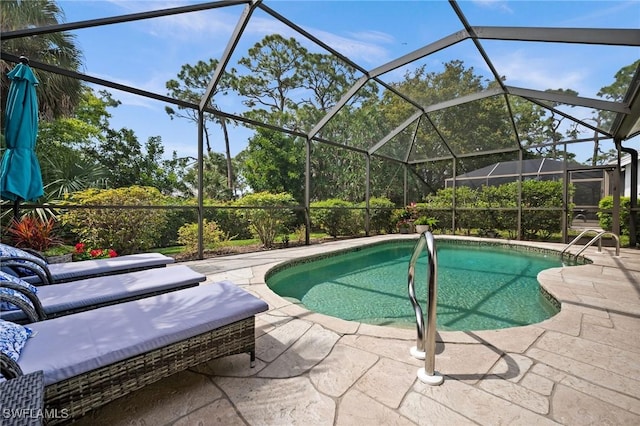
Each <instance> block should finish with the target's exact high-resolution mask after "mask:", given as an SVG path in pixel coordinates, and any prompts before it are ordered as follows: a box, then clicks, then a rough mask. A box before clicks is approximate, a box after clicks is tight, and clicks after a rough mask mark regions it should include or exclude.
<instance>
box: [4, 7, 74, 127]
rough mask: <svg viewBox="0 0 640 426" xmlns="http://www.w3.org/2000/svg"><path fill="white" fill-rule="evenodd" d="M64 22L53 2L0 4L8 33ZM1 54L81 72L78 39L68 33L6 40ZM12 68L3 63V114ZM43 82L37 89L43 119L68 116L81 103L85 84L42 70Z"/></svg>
mask: <svg viewBox="0 0 640 426" xmlns="http://www.w3.org/2000/svg"><path fill="white" fill-rule="evenodd" d="M63 21H64V12H63V10H62V9H61V8H60V7H59V6H58V5H57V4H56V2H55V1H52V0H29V1H24V0H3V1H0V28H2V32H3V34H4V33H7V32H10V31H14V30H24V29H27V28H34V27H49V26H54V25H57V24H60V23H62V22H63ZM0 46H1V47H2V52H7V53H11V54H13V55H15V56H21V55H22V56H25V57H27V58H29V59H33V60H37V61H39V62H43V63H45V64H50V65H55V66H59V67H60V68H63V69H66V70H70V71H77V70H79V69H80V68H81V66H82V62H81V58H82V54H81V52H80V49H79V48H78V47H77V45H76V41H75V36H74V35H73V34H71V33H69V32H66V31H56V32H50V33H47V34H41V35H39V36H37V37H18V38H7V37H4V38H3V39H2V40H1V41H0ZM12 67H13V64H10V63H8V62H5V61H3V60H0V74H1V76H2V85H1V87H2V91H1V96H0V99H2V111H0V116H1V117H2V118H4V115H5V113H4V102H5V100H6V99H7V92H8V90H9V81H8V78H7V76H6V75H7V71H9V70H10V69H11V68H12ZM34 73H35V74H36V78H37V79H38V81H39V82H40V85H39V86H38V107H39V110H40V116H41V117H42V118H45V119H47V120H50V119H53V118H56V117H60V116H64V115H68V114H70V113H71V111H73V109H74V107H75V105H76V104H77V103H78V101H79V98H80V93H81V88H82V84H81V82H80V80H77V79H75V78H72V77H67V76H64V75H62V74H55V73H51V72H47V71H42V70H34Z"/></svg>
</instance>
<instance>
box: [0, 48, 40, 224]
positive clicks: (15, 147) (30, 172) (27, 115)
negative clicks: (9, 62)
mask: <svg viewBox="0 0 640 426" xmlns="http://www.w3.org/2000/svg"><path fill="white" fill-rule="evenodd" d="M7 76H8V77H9V79H10V80H11V84H10V86H9V93H8V95H7V105H6V108H5V129H4V137H5V142H6V147H7V149H6V151H5V152H4V154H3V156H2V164H1V165H0V196H1V197H2V198H3V199H5V200H11V201H13V202H14V216H15V218H16V220H17V219H18V218H17V216H18V205H19V203H20V201H22V200H26V201H36V200H37V199H38V198H39V197H41V196H42V195H43V193H44V191H43V187H42V173H41V172H40V164H39V163H38V158H37V157H36V153H35V147H36V136H37V134H38V97H37V95H36V89H35V86H36V85H37V84H38V80H37V79H36V77H35V75H34V74H33V71H32V70H31V68H30V67H29V65H28V61H27V60H26V58H21V63H19V64H18V65H16V66H15V67H14V68H13V69H12V70H11V71H10V72H9V73H8V74H7Z"/></svg>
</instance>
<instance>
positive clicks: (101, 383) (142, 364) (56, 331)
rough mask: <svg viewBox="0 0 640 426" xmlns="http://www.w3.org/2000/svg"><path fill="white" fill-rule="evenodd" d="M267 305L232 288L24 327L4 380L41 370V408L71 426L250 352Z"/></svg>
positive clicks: (5, 361)
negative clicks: (201, 367) (26, 332)
mask: <svg viewBox="0 0 640 426" xmlns="http://www.w3.org/2000/svg"><path fill="white" fill-rule="evenodd" d="M267 309H268V305H267V304H266V303H265V302H263V301H262V300H260V299H258V298H256V297H254V296H253V295H251V294H249V293H248V292H246V291H244V290H243V289H241V288H240V287H238V286H236V285H234V284H232V283H230V282H220V283H215V284H211V285H203V286H199V287H193V288H188V289H185V290H180V291H174V292H171V293H165V294H161V295H158V296H153V297H149V298H145V299H140V300H135V301H131V302H126V303H121V304H117V305H112V306H107V307H104V308H99V309H94V310H91V311H85V312H80V313H78V314H74V315H67V316H64V317H59V318H55V319H51V320H46V321H40V322H36V323H33V324H29V325H28V327H29V328H30V329H31V330H32V331H33V335H34V337H31V338H29V339H28V341H27V342H26V345H25V346H24V348H23V349H22V353H21V354H20V357H19V359H18V362H14V361H13V360H11V359H10V358H9V357H8V356H5V355H3V354H0V355H1V358H0V361H1V362H0V367H2V374H3V375H4V376H5V377H6V378H9V379H11V378H13V377H17V376H19V375H22V374H29V373H32V372H36V371H39V370H42V371H43V373H44V383H45V410H58V411H57V412H62V410H64V413H66V414H67V415H68V416H69V417H68V418H67V419H62V420H60V419H51V423H55V422H57V421H69V420H71V419H74V418H77V417H79V416H81V415H83V414H85V413H87V412H88V411H90V410H92V409H95V408H98V407H100V406H102V405H104V404H106V403H108V402H111V401H113V400H114V399H116V398H119V397H122V396H124V395H126V394H128V393H130V392H132V391H134V390H137V389H140V388H142V387H144V386H145V385H147V384H150V383H153V382H156V381H158V380H160V379H162V378H164V377H167V376H169V375H172V374H174V373H176V372H179V371H182V370H185V369H187V368H190V367H193V366H195V365H198V364H200V363H203V362H206V361H209V360H211V359H215V358H219V357H223V356H227V355H232V354H240V353H249V354H250V360H251V365H252V366H253V363H254V361H255V315H256V314H258V313H260V312H263V311H266V310H267Z"/></svg>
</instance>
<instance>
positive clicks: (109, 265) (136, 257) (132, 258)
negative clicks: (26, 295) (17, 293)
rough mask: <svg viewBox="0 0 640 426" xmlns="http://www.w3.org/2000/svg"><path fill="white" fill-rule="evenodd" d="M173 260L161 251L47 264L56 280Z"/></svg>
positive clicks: (35, 279) (32, 278) (33, 278)
mask: <svg viewBox="0 0 640 426" xmlns="http://www.w3.org/2000/svg"><path fill="white" fill-rule="evenodd" d="M173 262H174V259H173V258H172V257H169V256H165V255H163V254H160V253H139V254H129V255H125V256H118V257H111V258H108V259H95V260H82V261H79V262H66V263H50V264H48V265H47V266H48V267H49V272H50V273H51V276H52V277H53V280H54V281H71V280H76V279H79V278H86V277H90V276H96V275H106V274H113V273H119V272H126V271H128V270H131V269H146V268H156V267H162V266H166V265H168V264H171V263H173ZM22 279H23V280H25V281H27V282H29V283H31V284H38V283H40V279H39V278H38V277H37V276H36V275H32V276H28V277H22Z"/></svg>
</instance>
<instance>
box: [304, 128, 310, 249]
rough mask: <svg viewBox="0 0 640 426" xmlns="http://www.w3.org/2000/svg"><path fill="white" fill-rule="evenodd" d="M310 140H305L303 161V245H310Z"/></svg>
mask: <svg viewBox="0 0 640 426" xmlns="http://www.w3.org/2000/svg"><path fill="white" fill-rule="evenodd" d="M310 206H311V139H309V138H306V143H305V161H304V224H305V227H304V229H305V231H304V243H305V244H306V245H309V244H311V235H310V233H311V211H310Z"/></svg>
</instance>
